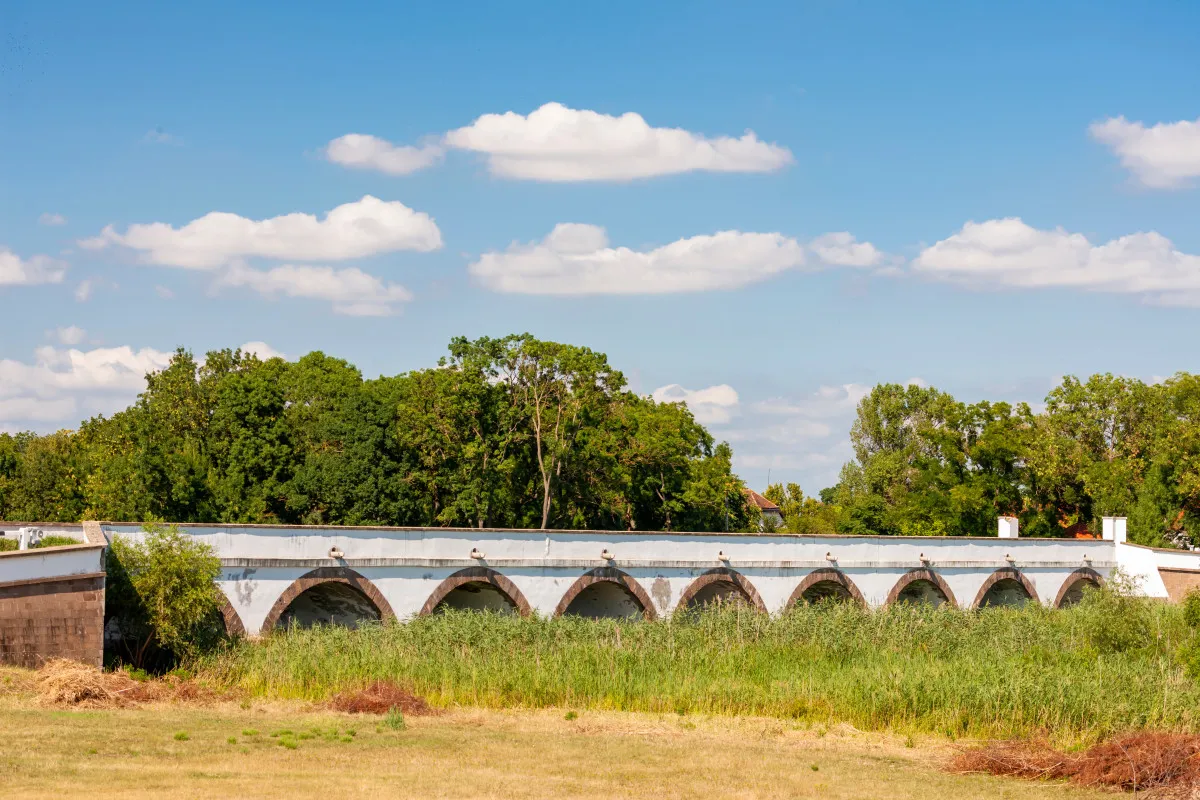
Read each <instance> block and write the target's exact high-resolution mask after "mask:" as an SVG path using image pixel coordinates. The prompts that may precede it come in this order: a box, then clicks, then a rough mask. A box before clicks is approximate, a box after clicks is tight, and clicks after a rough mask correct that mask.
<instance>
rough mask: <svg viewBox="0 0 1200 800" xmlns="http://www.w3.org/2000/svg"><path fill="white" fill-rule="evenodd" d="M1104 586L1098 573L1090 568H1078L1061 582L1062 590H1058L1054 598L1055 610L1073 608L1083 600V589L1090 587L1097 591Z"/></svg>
mask: <svg viewBox="0 0 1200 800" xmlns="http://www.w3.org/2000/svg"><path fill="white" fill-rule="evenodd" d="M1103 585H1104V578H1102V577H1100V573H1099V572H1096V570H1094V569H1092V568H1091V567H1080V568H1079V569H1077V570H1075V571H1074V572H1072V573H1071V574H1070V575H1068V576H1067V579H1066V580H1065V581H1063V585H1062V588H1060V589H1059V590H1058V595H1057V596H1056V597H1055V598H1054V607H1055V608H1065V607H1067V606H1073V605H1075V604H1076V603H1078V602H1079V601H1080V600H1081V599H1083V588H1084V587H1085V586H1091V587H1093V588H1095V589H1099V588H1100V587H1101V586H1103Z"/></svg>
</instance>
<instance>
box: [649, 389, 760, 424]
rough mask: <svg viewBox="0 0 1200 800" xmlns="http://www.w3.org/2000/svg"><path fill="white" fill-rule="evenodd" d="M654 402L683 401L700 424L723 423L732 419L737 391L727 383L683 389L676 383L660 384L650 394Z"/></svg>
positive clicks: (736, 403) (735, 410)
mask: <svg viewBox="0 0 1200 800" xmlns="http://www.w3.org/2000/svg"><path fill="white" fill-rule="evenodd" d="M650 396H651V397H652V398H654V401H655V402H656V403H683V404H685V405H686V406H687V407H688V410H690V411H691V412H692V415H693V416H694V417H695V418H696V421H697V422H699V423H700V424H701V425H723V424H725V423H727V422H729V421H730V420H732V419H733V417H734V415H735V414H736V413H737V408H738V393H737V392H736V391H735V390H734V388H733V387H732V386H730V385H729V384H725V383H723V384H721V385H719V386H709V387H707V388H705V389H685V388H683V387H682V386H680V385H679V384H678V383H672V384H669V385H667V386H660V387H659V388H657V389H655V390H654V391H653V392H652V393H651V395H650Z"/></svg>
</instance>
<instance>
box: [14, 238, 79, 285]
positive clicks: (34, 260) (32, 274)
mask: <svg viewBox="0 0 1200 800" xmlns="http://www.w3.org/2000/svg"><path fill="white" fill-rule="evenodd" d="M66 274H67V265H66V263H64V262H62V261H59V260H57V259H54V258H50V256H30V257H29V258H21V257H20V256H19V255H17V254H16V253H14V252H13V251H12V250H9V249H8V248H7V247H0V286H32V285H34V284H39V283H62V279H63V276H65V275H66Z"/></svg>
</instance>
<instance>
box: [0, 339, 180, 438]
mask: <svg viewBox="0 0 1200 800" xmlns="http://www.w3.org/2000/svg"><path fill="white" fill-rule="evenodd" d="M170 360H171V354H170V353H166V352H162V351H159V350H154V349H152V348H149V347H144V348H142V349H140V350H134V349H133V348H131V347H98V348H95V349H93V350H79V349H75V348H57V347H39V348H38V349H37V350H35V351H34V358H33V361H31V362H23V361H16V360H13V359H0V427H3V428H5V429H8V430H14V429H21V428H28V427H33V428H36V429H40V430H49V429H52V428H57V427H75V426H76V425H77V424H78V423H79V422H80V420H82V419H84V418H86V417H89V416H91V415H93V414H98V413H99V414H107V413H111V412H113V411H116V410H118V409H120V408H124V407H125V406H127V405H128V404H129V403H131V402H132V401H133V400H134V398H136V397H137V394H138V392H140V391H141V390H142V389H143V388H144V387H145V377H146V373H147V372H152V371H155V370H160V369H162V368H163V367H165V366H166V365H167V364H168V363H169V362H170Z"/></svg>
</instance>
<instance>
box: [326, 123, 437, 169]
mask: <svg viewBox="0 0 1200 800" xmlns="http://www.w3.org/2000/svg"><path fill="white" fill-rule="evenodd" d="M443 152H444V150H443V148H442V147H441V146H440V145H438V144H426V145H422V146H420V147H413V146H411V145H399V146H398V145H394V144H392V143H391V142H388V141H386V140H384V139H380V138H379V137H377V136H368V135H367V134H362V133H348V134H346V135H345V136H339V137H338V138H336V139H334V140H333V141H332V142H330V143H329V144H328V145H326V147H325V157H326V158H328V159H329V160H330V161H332V162H333V163H335V164H341V165H342V166H343V167H351V168H353V169H373V170H377V171H379V172H383V173H386V174H388V175H408V174H410V173H413V172H416V171H417V170H421V169H425V168H426V167H429V166H432V165H433V164H436V163H437V162H438V161H440V160H441V158H442V153H443Z"/></svg>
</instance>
